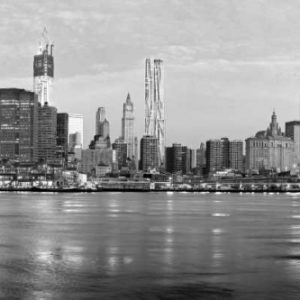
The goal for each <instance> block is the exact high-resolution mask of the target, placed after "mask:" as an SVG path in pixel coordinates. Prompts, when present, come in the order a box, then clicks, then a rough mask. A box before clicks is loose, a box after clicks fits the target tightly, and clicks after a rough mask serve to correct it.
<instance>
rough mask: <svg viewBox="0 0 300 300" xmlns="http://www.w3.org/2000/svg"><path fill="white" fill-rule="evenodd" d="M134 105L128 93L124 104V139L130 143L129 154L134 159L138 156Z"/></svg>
mask: <svg viewBox="0 0 300 300" xmlns="http://www.w3.org/2000/svg"><path fill="white" fill-rule="evenodd" d="M133 113H134V106H133V103H132V101H131V99H130V95H129V93H128V95H127V98H126V102H125V103H124V104H123V117H122V136H121V137H122V139H123V141H124V142H125V143H127V144H128V147H127V151H128V153H127V156H128V157H129V158H130V159H132V158H136V149H135V145H136V144H135V138H134V115H133Z"/></svg>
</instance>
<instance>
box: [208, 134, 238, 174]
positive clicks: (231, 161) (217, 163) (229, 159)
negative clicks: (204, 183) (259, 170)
mask: <svg viewBox="0 0 300 300" xmlns="http://www.w3.org/2000/svg"><path fill="white" fill-rule="evenodd" d="M206 162H207V164H206V167H207V172H208V173H214V172H216V171H221V170H224V169H227V168H229V169H233V170H238V171H241V172H242V171H243V142H242V141H240V140H233V141H230V140H229V139H228V138H222V139H220V140H209V141H207V142H206Z"/></svg>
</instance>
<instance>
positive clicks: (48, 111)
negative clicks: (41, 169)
mask: <svg viewBox="0 0 300 300" xmlns="http://www.w3.org/2000/svg"><path fill="white" fill-rule="evenodd" d="M38 111H39V114H38V159H39V161H42V162H44V163H56V162H57V155H56V154H57V153H56V150H57V148H56V132H57V109H56V108H55V107H53V106H49V105H48V103H47V102H46V103H45V105H44V106H42V105H41V104H39V110H38Z"/></svg>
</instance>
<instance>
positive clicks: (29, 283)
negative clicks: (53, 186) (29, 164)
mask: <svg viewBox="0 0 300 300" xmlns="http://www.w3.org/2000/svg"><path fill="white" fill-rule="evenodd" d="M299 282H300V196H299V195H285V194H280V195H277V194H273V195H270V194H257V195H255V194H200V193H154V192H153V193H92V194H80V193H78V194H52V193H44V194H39V193H0V298H1V299H11V298H12V299H299V297H300V296H299V295H300V284H299Z"/></svg>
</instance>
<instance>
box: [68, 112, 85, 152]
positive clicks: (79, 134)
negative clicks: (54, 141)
mask: <svg viewBox="0 0 300 300" xmlns="http://www.w3.org/2000/svg"><path fill="white" fill-rule="evenodd" d="M68 132H69V139H68V144H69V151H70V152H74V149H75V148H78V149H82V147H83V115H81V114H69V128H68Z"/></svg>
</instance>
